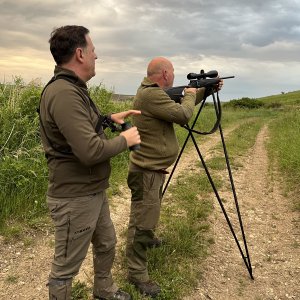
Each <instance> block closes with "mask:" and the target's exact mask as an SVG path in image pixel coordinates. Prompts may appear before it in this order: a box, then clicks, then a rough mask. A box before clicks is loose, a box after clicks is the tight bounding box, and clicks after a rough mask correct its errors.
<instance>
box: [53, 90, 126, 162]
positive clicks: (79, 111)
mask: <svg viewBox="0 0 300 300" xmlns="http://www.w3.org/2000/svg"><path fill="white" fill-rule="evenodd" d="M54 100H55V101H53V105H52V106H51V107H50V114H51V115H52V118H53V120H54V122H55V123H56V125H57V127H58V129H59V131H60V132H61V134H62V135H63V136H64V138H65V139H66V141H67V143H68V144H69V146H70V147H71V148H72V152H73V153H74V155H75V156H76V157H77V158H78V159H79V160H80V162H81V163H82V164H84V165H87V166H92V165H95V164H97V163H100V162H103V161H105V160H107V159H109V158H111V157H113V156H115V155H117V154H119V153H120V152H122V151H124V150H125V149H127V143H126V139H125V138H124V137H123V136H118V137H115V138H112V139H109V140H107V139H102V138H101V137H100V136H99V135H98V134H97V133H96V132H95V126H94V124H93V121H92V119H91V112H90V107H89V105H88V104H87V103H86V102H85V101H84V100H83V99H82V96H81V95H80V94H79V93H78V92H77V91H76V90H72V89H67V90H63V91H61V92H59V93H57V94H56V96H55V99H54Z"/></svg>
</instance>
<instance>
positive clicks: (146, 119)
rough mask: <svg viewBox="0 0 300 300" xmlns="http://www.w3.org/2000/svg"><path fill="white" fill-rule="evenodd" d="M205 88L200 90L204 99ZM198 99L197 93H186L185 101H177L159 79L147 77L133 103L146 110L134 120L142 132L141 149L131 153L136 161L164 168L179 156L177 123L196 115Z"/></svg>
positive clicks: (143, 164)
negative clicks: (160, 83)
mask: <svg viewBox="0 0 300 300" xmlns="http://www.w3.org/2000/svg"><path fill="white" fill-rule="evenodd" d="M204 92H205V89H204V88H203V89H201V90H200V91H199V92H198V93H197V100H198V99H200V98H201V99H203V96H204ZM195 101H196V95H195V94H193V93H186V94H185V96H184V97H183V99H182V101H181V104H180V103H176V102H175V101H173V100H171V98H170V97H169V96H168V95H167V94H166V92H165V91H164V90H163V89H162V88H160V87H159V86H158V85H157V84H156V83H153V82H151V81H150V80H149V79H148V78H147V77H145V78H144V80H143V82H142V83H141V85H140V87H139V88H138V90H137V93H136V96H135V98H134V105H133V107H134V109H138V110H141V111H142V114H141V115H136V116H133V124H134V125H135V126H137V128H138V131H139V133H140V136H141V147H140V149H139V150H137V151H132V152H131V154H130V160H131V162H132V163H133V165H136V166H138V167H140V168H145V169H148V170H161V169H166V168H168V167H169V166H170V165H171V164H172V163H173V162H174V161H175V160H176V157H177V155H178V150H179V146H178V141H177V138H176V135H175V130H174V127H173V123H177V124H180V125H184V124H187V123H188V121H189V120H190V119H191V117H192V115H193V111H194V108H195ZM198 101H200V100H198ZM198 101H197V102H198Z"/></svg>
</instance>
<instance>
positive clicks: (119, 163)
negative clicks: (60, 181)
mask: <svg viewBox="0 0 300 300" xmlns="http://www.w3.org/2000/svg"><path fill="white" fill-rule="evenodd" d="M41 90H42V87H40V86H34V85H27V86H25V85H24V83H23V82H22V80H21V79H20V78H18V79H16V81H15V83H14V84H13V85H7V84H0V128H1V131H0V186H1V190H0V234H2V235H4V236H5V237H7V238H14V237H16V236H22V231H23V230H24V228H30V230H37V231H38V230H39V229H40V227H41V226H44V224H45V222H46V223H47V218H48V211H47V207H46V204H45V192H46V188H47V166H46V161H45V158H44V154H43V151H42V147H41V144H40V138H39V133H38V115H37V113H36V108H37V106H38V103H39V96H40V92H41ZM90 93H91V95H92V98H93V99H94V100H95V101H96V103H97V104H98V105H99V106H100V108H101V110H102V112H104V113H106V112H111V111H121V110H125V109H128V108H130V107H131V102H130V101H125V102H123V101H122V102H120V101H119V102H115V101H112V100H111V93H110V92H109V91H107V90H106V89H104V88H103V87H101V86H98V87H91V88H90ZM299 105H300V91H299V92H292V93H286V94H281V95H275V96H270V97H265V98H261V99H248V98H244V99H240V100H233V101H230V102H228V103H226V104H225V105H223V116H222V127H223V128H229V127H234V128H235V130H233V131H232V133H231V134H230V135H229V137H228V138H227V139H226V145H227V150H228V151H229V153H230V156H231V158H232V163H233V164H234V163H235V158H237V157H239V156H240V155H243V154H245V153H246V152H247V151H248V150H249V149H250V148H251V147H252V146H253V144H254V142H255V138H256V135H257V133H258V132H259V130H260V129H261V128H262V126H264V125H265V124H268V126H269V129H270V135H271V136H270V139H269V140H268V144H267V145H268V152H269V157H270V158H271V162H272V165H278V168H279V171H280V176H282V178H283V179H284V182H285V189H286V193H291V194H294V195H296V194H297V193H298V192H299V179H300V156H299V149H300V109H299ZM214 122H215V111H214V107H213V106H212V105H208V106H206V107H205V108H204V109H203V111H202V112H201V115H200V117H199V119H198V122H197V124H196V129H197V130H201V131H202V130H209V129H210V128H212V126H213V124H214ZM176 132H177V136H178V140H179V143H180V144H181V145H182V144H183V142H184V140H185V138H186V135H187V131H186V129H184V128H182V127H180V126H176ZM107 134H108V135H109V136H112V135H114V134H115V133H111V132H109V131H108V132H107ZM197 138H199V139H201V140H204V139H205V138H207V137H205V136H199V137H197ZM187 147H191V143H189V144H188V146H187ZM218 147H220V145H218V146H217V149H218ZM207 163H208V165H209V166H210V168H212V169H213V170H214V172H215V174H216V175H217V172H218V170H220V169H221V168H224V166H222V165H221V156H220V157H214V158H213V159H211V160H209V161H208V162H207ZM127 166H128V152H124V153H122V154H121V155H119V156H117V157H115V158H113V159H112V169H113V172H112V176H111V179H110V183H111V187H110V189H109V194H110V195H112V194H116V193H120V191H119V186H120V185H121V184H122V185H124V184H126V174H127ZM196 180H197V182H195V173H193V174H190V173H189V172H186V173H185V174H184V176H181V177H179V179H178V182H177V184H176V186H172V187H171V188H170V192H171V194H172V197H173V200H176V201H172V203H169V202H168V198H167V199H166V202H165V205H164V210H163V211H162V216H161V224H162V225H161V226H162V227H163V228H164V239H165V240H166V241H167V245H168V246H166V247H163V248H161V249H155V250H154V251H152V252H151V254H150V256H149V268H150V270H151V273H152V274H154V278H155V279H157V280H158V281H159V282H160V283H161V284H162V285H163V286H164V294H163V295H162V299H181V298H180V297H181V296H180V295H183V294H184V292H185V291H187V290H190V289H191V288H192V287H193V285H194V284H195V282H196V280H197V278H199V276H200V275H201V274H199V270H197V269H195V268H194V265H195V264H194V262H195V261H198V262H199V261H200V262H201V260H203V258H204V257H205V256H206V255H207V249H208V247H209V246H210V244H211V243H213V240H212V238H211V237H210V235H209V225H208V222H207V218H208V216H209V214H210V212H211V210H212V205H211V196H210V194H209V192H210V185H209V182H208V180H207V178H206V177H205V176H203V175H201V176H200V175H199V176H197V178H196ZM216 184H217V186H218V187H219V186H221V185H222V182H221V180H217V182H216ZM195 186H197V190H195ZM199 187H200V190H199ZM198 194H201V197H202V199H201V200H202V201H201V202H199V198H198ZM186 199H188V200H189V201H184V200H186ZM294 199H295V200H294V207H295V209H298V210H299V209H300V204H299V203H300V202H299V200H298V198H297V197H294ZM199 203H201V204H199ZM196 204H197V205H196ZM195 207H196V208H195ZM182 215H184V216H185V218H182V217H181V216H182ZM47 226H51V225H50V224H47ZM195 236H197V239H194V238H193V237H195ZM165 257H168V258H169V260H168V262H166V260H165ZM124 285H126V283H124ZM74 287H75V288H74V299H88V298H87V296H84V295H86V294H87V287H86V286H85V285H84V284H82V283H75V286H74ZM126 288H127V290H129V291H130V292H131V293H132V294H133V295H134V299H141V298H140V296H139V295H137V293H136V292H135V291H134V290H132V287H131V286H129V285H128V286H126Z"/></svg>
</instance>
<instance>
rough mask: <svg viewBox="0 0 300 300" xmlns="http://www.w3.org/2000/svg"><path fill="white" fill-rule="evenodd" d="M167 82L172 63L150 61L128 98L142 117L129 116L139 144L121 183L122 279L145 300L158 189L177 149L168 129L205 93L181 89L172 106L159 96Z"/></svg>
mask: <svg viewBox="0 0 300 300" xmlns="http://www.w3.org/2000/svg"><path fill="white" fill-rule="evenodd" d="M173 81H174V68H173V65H172V63H171V62H170V61H169V60H168V59H166V58H164V57H156V58H154V59H152V60H151V61H150V63H149V64H148V68H147V77H145V78H144V80H143V81H142V83H141V85H140V87H139V88H138V90H137V93H136V95H135V98H134V108H135V109H139V110H141V111H142V115H140V116H138V115H137V116H133V121H134V125H135V126H137V128H138V130H139V133H140V135H141V140H142V142H141V146H140V149H139V150H138V151H135V152H134V153H131V154H130V165H129V173H128V179H127V180H128V186H129V188H130V189H131V194H132V197H131V212H130V220H129V226H128V236H127V249H126V254H127V262H128V280H129V281H130V282H131V283H132V284H133V285H134V286H136V288H137V289H138V290H139V291H140V292H141V293H142V294H146V295H149V296H151V297H156V296H157V295H158V294H159V293H160V291H161V289H160V286H159V285H158V284H157V283H156V282H154V281H151V280H150V278H149V274H148V269H147V249H149V248H153V247H158V246H160V245H161V241H160V240H159V239H158V238H157V237H156V236H155V229H156V227H157V224H158V221H159V216H160V206H161V199H162V187H163V184H164V181H165V176H166V174H167V173H168V172H167V171H166V169H167V168H168V167H170V166H171V165H172V164H173V163H174V161H175V160H176V157H177V155H178V150H179V146H178V142H177V138H176V134H175V130H174V126H173V124H174V123H177V124H180V125H185V124H187V123H188V121H189V120H190V119H191V117H192V115H193V111H194V108H195V105H196V104H198V103H199V102H200V101H201V100H202V99H203V97H204V94H205V88H201V89H196V88H186V89H185V91H184V96H183V97H182V100H181V103H176V102H174V101H173V100H171V98H170V97H169V96H168V95H167V93H166V92H165V91H164V90H165V89H167V88H171V87H172V86H173Z"/></svg>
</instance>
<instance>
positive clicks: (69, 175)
mask: <svg viewBox="0 0 300 300" xmlns="http://www.w3.org/2000/svg"><path fill="white" fill-rule="evenodd" d="M49 43H50V50H51V53H52V55H53V58H54V60H55V62H56V64H57V65H56V66H55V70H54V77H53V78H52V79H51V80H50V81H49V83H48V84H47V85H46V87H45V89H44V90H43V92H42V96H41V102H40V132H41V139H42V143H43V146H44V150H45V154H46V158H47V164H48V168H49V185H48V191H47V203H48V206H49V210H50V213H51V217H52V219H53V222H54V225H55V254H54V258H53V262H52V267H51V272H50V275H49V282H48V286H49V299H53V300H54V299H55V300H70V299H71V287H72V279H73V277H74V276H75V275H76V274H77V273H78V272H79V269H80V266H81V264H82V262H83V260H84V258H85V257H86V254H87V251H88V248H89V245H90V243H92V245H93V266H94V288H93V293H94V297H95V298H96V299H119V300H130V299H131V297H130V295H129V294H128V293H125V292H124V291H122V290H120V289H118V287H117V286H116V284H115V283H114V281H113V279H112V275H111V268H112V265H113V261H114V256H115V245H116V234H115V229H114V225H113V223H112V220H111V218H110V211H109V205H108V200H107V196H106V189H107V188H108V186H109V175H110V158H112V157H113V156H115V155H117V154H119V153H121V152H122V151H125V150H126V149H127V148H128V147H131V146H133V145H135V144H139V143H140V136H139V133H138V131H137V128H136V127H132V128H130V129H128V130H127V131H124V132H121V133H120V135H119V136H116V137H114V138H112V139H107V138H106V136H105V134H104V129H105V128H106V127H107V126H108V124H111V123H112V122H115V123H118V124H122V123H124V119H125V118H126V117H128V116H130V115H134V114H140V111H136V110H129V111H125V112H120V113H114V114H111V115H108V116H103V115H101V114H100V112H99V110H98V108H97V107H96V105H95V104H94V102H93V101H92V99H91V98H90V97H89V94H88V90H87V86H86V82H87V81H88V80H90V79H91V78H92V77H93V76H95V60H96V59H97V55H96V53H95V48H94V46H93V43H92V40H91V38H90V36H89V30H88V29H86V28H85V27H83V26H75V25H74V26H63V27H60V28H57V29H55V30H54V31H53V32H52V34H51V38H50V40H49Z"/></svg>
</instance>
